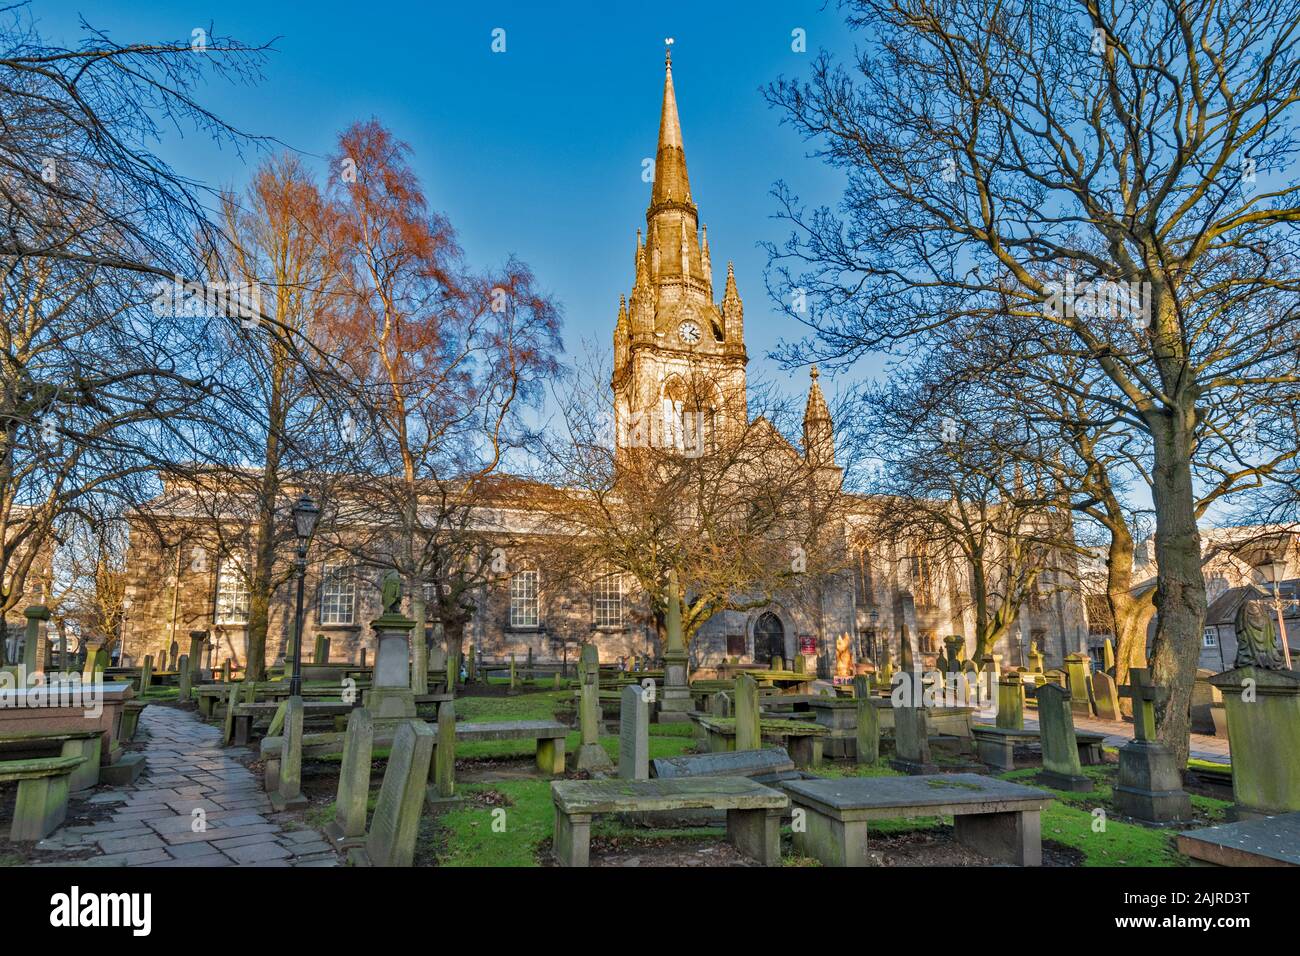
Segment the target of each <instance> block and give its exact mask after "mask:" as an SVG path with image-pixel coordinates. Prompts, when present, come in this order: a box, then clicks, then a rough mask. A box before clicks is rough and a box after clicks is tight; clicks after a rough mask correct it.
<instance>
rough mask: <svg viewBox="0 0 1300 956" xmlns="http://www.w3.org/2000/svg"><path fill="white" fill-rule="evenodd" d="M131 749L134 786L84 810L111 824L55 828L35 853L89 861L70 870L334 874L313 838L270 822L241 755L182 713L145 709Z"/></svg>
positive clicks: (100, 795)
mask: <svg viewBox="0 0 1300 956" xmlns="http://www.w3.org/2000/svg"><path fill="white" fill-rule="evenodd" d="M136 740H137V741H140V742H141V743H142V745H143V752H144V755H145V771H144V773H143V774H142V775H141V777H140V779H139V780H137V781H136V782H135V783H134V784H132V785H130V786H125V787H115V788H113V789H111V790H105V789H101V790H99V791H97V792H96V793H94V794H93V795H92V796H91V797H90V798H89V800H88V801H87V802H88V803H90V804H93V805H96V806H98V807H103V808H105V809H111V812H112V816H111V817H109V818H108V819H105V820H102V821H99V822H97V823H93V824H88V825H80V826H69V827H60V828H59V829H58V830H55V831H54V833H52V834H50V836H48V837H46V838H45V839H44V840H42V841H40V843H38V844H37V848H38V849H39V848H45V849H51V850H67V849H90V850H95V851H96V852H97V855H96V856H93V857H90V858H88V859H86V860H82V861H77V862H76V863H75V864H74V865H78V866H145V867H149V866H338V865H339V857H338V854H337V853H336V852H335V851H334V849H333V848H332V847H331V845H330V844H329V843H328V841H326V839H325V838H324V836H323V835H322V834H321V833H320V831H318V830H314V829H310V828H301V827H300V826H299V825H298V823H297V821H288V820H287V819H285V818H281V817H279V815H277V814H275V813H273V811H272V808H271V802H270V800H268V799H267V796H266V794H265V793H264V792H263V791H262V789H261V787H260V785H259V782H258V781H257V780H256V779H255V778H254V776H253V774H252V773H251V772H250V771H249V770H248V768H247V767H245V766H244V765H243V764H241V763H240V762H239V761H238V760H236V759H235V756H234V754H236V753H244V754H245V755H246V754H247V751H241V750H237V749H236V748H223V747H222V746H221V731H220V730H219V729H217V728H216V727H212V726H209V725H208V724H205V723H203V722H202V721H201V720H199V719H198V718H197V717H196V716H195V715H194V714H193V713H190V712H188V711H182V710H178V709H176V708H173V707H148V708H146V709H145V710H144V712H143V713H141V715H140V726H139V730H138V732H137V736H136ZM195 810H202V811H203V812H202V813H201V814H198V815H196V814H195V812H194V811H195ZM198 820H201V821H202V824H201V829H199V830H197V831H196V830H195V829H194V827H195V824H196V821H198Z"/></svg>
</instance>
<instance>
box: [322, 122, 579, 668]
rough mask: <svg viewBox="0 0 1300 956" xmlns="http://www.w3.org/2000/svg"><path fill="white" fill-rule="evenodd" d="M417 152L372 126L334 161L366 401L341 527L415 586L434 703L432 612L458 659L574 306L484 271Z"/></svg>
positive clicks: (345, 301)
mask: <svg viewBox="0 0 1300 956" xmlns="http://www.w3.org/2000/svg"><path fill="white" fill-rule="evenodd" d="M409 157H410V149H409V147H408V146H407V145H406V144H405V143H402V142H401V141H400V140H398V139H396V138H395V137H394V136H393V134H392V133H391V132H390V131H389V130H388V129H386V128H385V127H383V126H382V125H381V124H380V123H379V122H378V121H376V120H373V119H372V120H369V121H367V122H361V123H356V124H354V125H353V126H351V127H350V128H349V129H347V130H346V131H345V132H344V133H343V134H342V135H341V136H340V137H339V142H338V149H337V151H336V153H335V155H334V156H333V157H332V158H331V180H330V188H331V195H332V199H333V201H334V203H335V207H336V214H337V228H338V235H339V244H340V247H341V250H342V253H343V260H344V269H345V274H346V281H347V289H346V291H345V293H344V294H343V295H342V296H341V297H340V299H339V302H338V303H337V304H338V308H336V309H335V310H334V311H333V312H332V314H331V317H330V318H331V322H332V323H333V330H332V331H333V334H334V335H335V336H336V337H337V340H338V343H339V347H340V358H341V361H342V362H343V363H344V365H345V366H346V368H347V371H348V373H349V375H350V376H351V377H352V379H353V380H354V382H355V386H354V395H355V401H356V407H355V409H354V411H353V412H352V413H350V418H351V421H350V422H348V423H347V426H346V431H347V432H349V433H350V438H351V447H352V456H351V461H352V463H353V464H352V467H350V468H349V469H348V471H349V474H350V475H352V476H353V480H354V481H355V482H356V484H355V486H354V487H353V488H352V489H351V492H350V493H346V494H342V495H340V497H339V503H338V505H337V512H336V514H335V516H334V521H333V527H334V528H335V529H336V534H337V536H338V537H337V542H336V543H337V546H339V547H341V548H346V549H348V550H349V551H351V552H352V553H354V554H355V555H356V556H357V557H358V558H359V559H361V560H362V562H363V563H366V564H368V565H370V566H372V567H378V568H392V569H395V570H396V571H397V572H398V573H399V574H401V575H402V578H403V581H404V583H405V589H406V593H407V594H408V595H409V598H410V606H409V612H410V615H411V617H412V618H414V619H415V622H416V629H415V633H416V640H415V641H414V642H413V661H412V664H413V686H414V687H415V690H416V692H417V693H422V692H424V691H425V690H426V673H427V646H426V644H425V641H424V640H423V635H424V630H425V623H426V619H427V617H428V609H427V602H428V601H429V600H430V599H432V600H433V602H434V607H433V616H434V619H435V620H437V621H441V622H442V623H443V624H444V631H445V634H446V639H447V642H448V650H449V652H455V651H458V650H459V641H460V634H461V633H462V631H463V627H464V624H465V623H466V622H467V621H468V618H469V616H470V614H471V613H472V607H473V600H472V595H473V592H474V591H475V589H476V588H477V587H478V586H479V585H481V584H482V583H483V582H484V581H486V580H487V578H488V576H490V575H491V573H492V571H491V567H492V562H491V561H490V560H489V555H490V553H491V549H492V547H493V546H494V544H493V543H490V542H489V540H488V538H487V536H486V535H485V534H483V533H482V532H481V530H480V529H478V528H477V527H476V523H475V521H474V517H473V516H474V514H475V513H476V510H478V508H479V507H480V506H481V505H482V504H483V502H484V498H483V496H484V494H485V492H486V490H487V486H488V484H489V481H488V479H489V478H490V476H492V475H494V474H495V473H496V472H498V470H500V469H501V468H502V466H503V464H504V463H505V462H506V460H507V458H508V456H509V455H510V454H511V452H512V451H515V450H517V449H518V448H519V447H520V446H521V445H522V443H524V442H525V441H527V439H528V437H529V432H528V430H527V428H526V426H525V423H524V421H523V419H522V417H521V412H522V411H523V410H524V408H525V407H526V406H528V405H529V404H530V403H532V402H533V401H534V400H535V399H537V398H538V397H539V396H540V394H541V384H542V382H544V381H545V380H546V379H547V378H549V377H550V376H552V375H553V374H555V372H556V370H557V365H556V360H555V356H556V355H557V354H558V353H559V352H560V351H561V348H562V347H561V344H560V334H559V323H560V312H559V309H558V307H557V306H556V305H555V304H554V303H553V302H552V301H551V300H550V299H549V298H548V297H547V296H546V295H545V294H543V293H542V292H541V291H540V290H539V289H538V285H537V280H536V279H535V278H534V276H533V274H532V272H531V271H530V270H529V269H528V267H527V266H525V265H524V264H522V263H520V262H518V261H517V260H515V259H513V258H512V259H510V260H508V261H507V262H506V263H505V264H504V265H503V266H502V267H501V268H500V269H498V270H495V271H491V272H486V273H477V272H474V271H473V270H471V269H470V268H469V267H468V266H467V265H466V264H465V262H464V256H463V254H462V252H461V249H460V246H459V245H458V243H457V240H456V234H455V231H454V230H453V228H452V226H451V224H450V223H449V222H448V221H447V219H446V218H445V217H444V216H442V215H440V214H438V213H435V212H433V211H431V210H430V208H429V203H428V200H427V199H426V197H425V194H424V191H423V188H422V186H421V184H420V182H419V180H418V178H417V177H416V175H415V172H414V171H413V169H412V168H411V165H410V161H409ZM345 529H346V530H345ZM426 585H429V586H430V587H429V590H428V592H427V593H426V589H425V586H426Z"/></svg>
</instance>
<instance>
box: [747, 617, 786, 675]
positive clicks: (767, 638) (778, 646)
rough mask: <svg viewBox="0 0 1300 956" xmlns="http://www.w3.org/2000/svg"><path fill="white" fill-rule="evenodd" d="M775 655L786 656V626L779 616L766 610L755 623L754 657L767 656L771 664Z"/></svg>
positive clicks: (761, 658) (761, 657) (760, 658)
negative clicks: (782, 623)
mask: <svg viewBox="0 0 1300 956" xmlns="http://www.w3.org/2000/svg"><path fill="white" fill-rule="evenodd" d="M774 657H780V658H782V659H784V658H785V628H784V627H783V626H782V625H781V619H780V618H779V617H777V616H776V615H775V614H773V613H772V612H771V611H764V612H763V614H762V615H761V616H760V617H759V619H758V621H757V622H756V623H755V624H754V659H755V660H758V661H761V660H763V659H765V658H766V660H767V662H768V664H769V666H770V665H771V662H772V658H774Z"/></svg>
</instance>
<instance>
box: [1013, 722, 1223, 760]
mask: <svg viewBox="0 0 1300 956" xmlns="http://www.w3.org/2000/svg"><path fill="white" fill-rule="evenodd" d="M1025 726H1026V727H1027V728H1030V729H1031V730H1037V729H1038V718H1036V717H1031V716H1030V715H1029V712H1026V714H1025ZM1074 729H1075V730H1083V731H1087V732H1088V733H1090V734H1105V735H1106V739H1105V740H1103V741H1102V743H1103V744H1104V745H1105V746H1107V747H1122V746H1124V745H1125V744H1126V743H1128V742H1129V741H1130V740H1132V739H1133V725H1132V724H1130V723H1127V722H1125V721H1110V720H1095V719H1093V718H1091V717H1075V718H1074ZM1191 738H1192V740H1191V749H1190V750H1189V751H1188V756H1189V757H1194V758H1196V759H1197V760H1208V761H1209V762H1210V763H1227V764H1230V763H1232V756H1231V754H1230V753H1229V751H1228V741H1227V738H1224V737H1215V736H1213V735H1212V734H1192V735H1191Z"/></svg>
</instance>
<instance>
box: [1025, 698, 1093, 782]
mask: <svg viewBox="0 0 1300 956" xmlns="http://www.w3.org/2000/svg"><path fill="white" fill-rule="evenodd" d="M1038 735H1039V740H1040V741H1041V743H1042V747H1043V769H1042V772H1041V773H1040V774H1039V775H1038V779H1039V780H1040V781H1041V782H1042V783H1044V784H1046V785H1047V786H1049V787H1052V788H1054V789H1056V790H1071V791H1074V792H1076V793H1087V792H1088V791H1089V790H1091V789H1092V781H1091V780H1089V779H1088V778H1087V777H1085V776H1084V775H1083V767H1082V766H1081V765H1080V763H1079V744H1078V740H1077V739H1076V738H1075V736H1074V713H1073V711H1072V710H1071V707H1070V692H1069V691H1068V690H1066V689H1065V688H1064V687H1060V686H1058V685H1056V684H1044V685H1043V686H1042V687H1040V688H1038Z"/></svg>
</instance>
